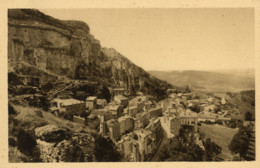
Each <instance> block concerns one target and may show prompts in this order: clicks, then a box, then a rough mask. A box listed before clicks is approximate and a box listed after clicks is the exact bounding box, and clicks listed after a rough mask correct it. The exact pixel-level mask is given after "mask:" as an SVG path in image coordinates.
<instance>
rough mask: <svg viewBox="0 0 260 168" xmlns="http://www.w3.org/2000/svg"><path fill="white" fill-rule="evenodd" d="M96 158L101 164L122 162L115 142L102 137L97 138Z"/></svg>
mask: <svg viewBox="0 0 260 168" xmlns="http://www.w3.org/2000/svg"><path fill="white" fill-rule="evenodd" d="M95 156H96V159H97V161H101V162H117V161H121V155H120V153H119V152H118V151H117V150H116V147H115V145H114V144H113V142H112V141H111V140H110V139H106V138H104V137H102V136H97V137H96V138H95Z"/></svg>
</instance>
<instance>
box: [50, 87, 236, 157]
mask: <svg viewBox="0 0 260 168" xmlns="http://www.w3.org/2000/svg"><path fill="white" fill-rule="evenodd" d="M111 93H112V94H111V96H112V99H111V102H109V103H108V102H107V100H106V99H99V98H97V97H96V96H94V95H93V96H89V97H87V98H86V101H80V100H76V99H73V98H71V97H69V96H66V95H61V96H58V97H57V98H55V99H53V100H52V101H51V107H50V111H51V113H52V114H53V115H55V116H57V117H61V118H65V119H68V120H71V121H73V122H75V123H78V124H82V125H86V126H89V127H90V128H91V129H95V130H96V131H97V132H98V133H99V134H100V135H102V136H103V137H106V138H110V139H111V140H112V141H113V143H114V144H115V145H116V147H117V148H118V150H119V151H120V152H121V153H122V154H123V156H124V159H125V160H127V161H149V160H151V159H152V158H153V156H154V155H155V153H157V152H159V151H158V148H159V147H160V145H162V144H161V143H162V141H163V139H170V138H173V137H175V136H177V135H178V134H179V131H180V128H181V127H182V126H184V125H186V126H191V127H192V128H193V130H194V133H195V134H196V135H197V137H198V134H197V132H198V125H200V123H206V124H207V123H218V124H221V125H224V126H225V125H226V126H227V125H228V124H229V123H230V121H231V117H230V114H231V113H239V111H237V110H234V109H231V110H224V109H225V108H223V107H224V106H225V104H226V103H227V101H226V99H225V98H224V97H222V98H221V97H217V96H208V97H207V98H205V99H200V98H198V96H197V95H196V93H195V92H191V91H189V89H187V90H186V91H184V92H178V91H177V90H176V89H168V91H167V93H168V98H167V99H164V100H162V101H159V102H156V101H154V100H152V99H151V97H150V96H147V95H144V94H143V93H141V92H138V93H137V94H136V96H135V97H131V98H128V97H127V94H126V90H125V89H124V88H113V89H111ZM195 143H196V144H197V145H199V146H200V147H201V148H202V149H204V147H203V144H202V142H201V140H199V138H197V139H196V142H195Z"/></svg>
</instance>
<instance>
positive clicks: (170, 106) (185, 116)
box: [160, 92, 231, 138]
mask: <svg viewBox="0 0 260 168" xmlns="http://www.w3.org/2000/svg"><path fill="white" fill-rule="evenodd" d="M226 103H227V101H226V99H225V98H221V99H220V100H219V99H216V98H213V97H210V96H209V97H208V98H206V99H197V98H196V93H194V92H191V93H170V94H169V98H168V99H165V100H163V101H161V102H160V104H161V107H162V109H163V117H160V120H161V125H162V127H163V128H164V130H165V131H166V133H167V136H168V138H171V137H174V136H176V135H178V134H179V130H180V128H181V127H182V126H183V125H189V126H192V127H193V128H194V131H195V132H197V129H198V128H197V126H198V123H202V122H204V123H217V122H221V123H222V124H228V123H229V122H230V121H231V117H230V113H231V112H230V111H229V110H221V109H219V110H218V111H216V110H215V109H216V108H218V107H219V106H221V105H225V104H226ZM195 106H196V107H198V111H196V112H195V111H193V110H191V109H193V108H192V107H195Z"/></svg>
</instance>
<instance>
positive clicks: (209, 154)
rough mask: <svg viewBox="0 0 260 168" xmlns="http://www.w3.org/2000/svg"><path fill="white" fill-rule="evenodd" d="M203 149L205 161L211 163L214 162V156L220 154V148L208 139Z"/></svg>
mask: <svg viewBox="0 0 260 168" xmlns="http://www.w3.org/2000/svg"><path fill="white" fill-rule="evenodd" d="M204 147H205V155H206V161H212V160H214V157H215V155H218V154H220V153H221V151H222V148H221V147H220V146H219V145H217V144H216V143H215V142H213V141H211V139H210V138H207V139H206V141H205V142H204Z"/></svg>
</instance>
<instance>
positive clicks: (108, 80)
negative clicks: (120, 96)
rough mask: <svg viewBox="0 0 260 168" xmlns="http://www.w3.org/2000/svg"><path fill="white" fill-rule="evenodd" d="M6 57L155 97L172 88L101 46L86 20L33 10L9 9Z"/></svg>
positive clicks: (72, 76)
mask: <svg viewBox="0 0 260 168" xmlns="http://www.w3.org/2000/svg"><path fill="white" fill-rule="evenodd" d="M8 60H9V62H12V63H13V62H19V63H26V64H29V65H31V66H35V67H37V68H39V69H40V70H42V71H43V72H44V73H50V74H52V73H53V74H56V75H60V76H66V77H69V78H71V79H85V80H89V81H98V82H100V83H102V84H103V85H106V86H108V87H124V88H126V89H127V90H128V91H130V92H132V93H134V92H136V91H142V92H145V93H148V94H151V95H155V96H157V97H158V96H161V95H163V94H164V93H165V91H166V90H167V88H168V87H171V85H169V84H168V83H166V82H164V81H161V80H159V79H157V78H155V77H152V76H150V74H148V73H147V72H145V71H144V70H143V69H142V68H140V67H138V66H136V65H134V64H133V63H132V62H131V61H129V60H128V59H127V58H125V57H124V56H122V55H121V54H120V53H118V52H117V51H116V50H114V49H107V48H102V47H101V45H100V43H99V41H98V40H96V39H95V38H94V37H93V35H91V34H90V29H89V26H88V25H87V24H86V23H84V22H80V21H62V20H58V19H55V18H52V17H51V16H47V15H45V14H43V13H41V12H40V11H38V10H32V9H9V10H8ZM13 66H16V65H15V64H13ZM11 67H12V65H10V66H9V69H11ZM14 69H15V68H14ZM16 69H17V68H16ZM19 69H21V68H19ZM44 73H43V74H44ZM20 75H34V74H30V71H29V72H26V73H24V74H23V73H21V72H20ZM40 78H41V84H44V83H46V82H48V79H47V80H46V75H45V76H44V75H43V76H40Z"/></svg>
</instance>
